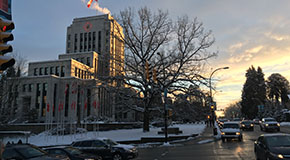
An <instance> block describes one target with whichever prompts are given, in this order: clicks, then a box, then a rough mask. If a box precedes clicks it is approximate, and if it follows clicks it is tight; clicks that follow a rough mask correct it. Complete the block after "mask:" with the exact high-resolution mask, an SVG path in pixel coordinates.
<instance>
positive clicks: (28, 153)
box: [17, 147, 46, 158]
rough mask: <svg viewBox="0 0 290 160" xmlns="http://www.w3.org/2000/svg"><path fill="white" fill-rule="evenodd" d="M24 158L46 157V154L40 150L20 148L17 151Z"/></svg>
mask: <svg viewBox="0 0 290 160" xmlns="http://www.w3.org/2000/svg"><path fill="white" fill-rule="evenodd" d="M17 150H18V152H19V153H21V154H22V155H23V156H24V157H25V158H33V157H40V156H44V155H46V153H45V152H44V151H42V150H40V149H37V148H34V147H21V148H18V149H17Z"/></svg>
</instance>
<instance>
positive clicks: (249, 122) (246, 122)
mask: <svg viewBox="0 0 290 160" xmlns="http://www.w3.org/2000/svg"><path fill="white" fill-rule="evenodd" d="M242 123H243V124H251V123H252V122H251V121H243V122H242Z"/></svg>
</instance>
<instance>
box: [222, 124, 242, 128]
mask: <svg viewBox="0 0 290 160" xmlns="http://www.w3.org/2000/svg"><path fill="white" fill-rule="evenodd" d="M223 128H240V127H239V125H238V124H233V123H231V124H224V126H223Z"/></svg>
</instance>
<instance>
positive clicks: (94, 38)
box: [93, 32, 96, 41]
mask: <svg viewBox="0 0 290 160" xmlns="http://www.w3.org/2000/svg"><path fill="white" fill-rule="evenodd" d="M95 40H96V32H93V41H95Z"/></svg>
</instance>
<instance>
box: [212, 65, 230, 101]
mask: <svg viewBox="0 0 290 160" xmlns="http://www.w3.org/2000/svg"><path fill="white" fill-rule="evenodd" d="M222 69H229V67H221V68H217V69H215V70H214V71H213V72H212V73H211V74H210V77H209V94H210V105H212V104H213V98H212V89H211V77H212V76H213V74H214V73H215V72H216V71H218V70H222Z"/></svg>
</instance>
